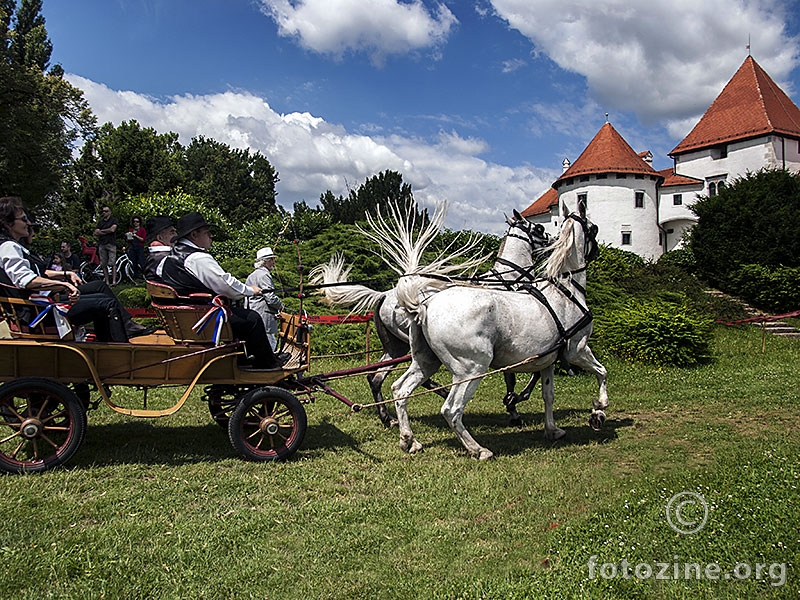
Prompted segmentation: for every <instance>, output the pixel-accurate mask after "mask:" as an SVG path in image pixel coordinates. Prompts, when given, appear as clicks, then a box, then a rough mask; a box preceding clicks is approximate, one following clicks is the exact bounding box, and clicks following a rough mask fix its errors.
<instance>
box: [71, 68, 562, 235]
mask: <svg viewBox="0 0 800 600" xmlns="http://www.w3.org/2000/svg"><path fill="white" fill-rule="evenodd" d="M67 78H68V80H69V81H70V83H72V84H73V85H74V86H76V87H78V88H80V89H81V90H83V92H84V96H85V98H86V100H87V101H88V102H89V104H90V105H91V107H92V110H93V112H94V113H95V114H96V115H97V117H98V121H99V122H100V123H106V122H110V123H113V124H114V125H119V124H120V123H121V122H122V121H128V120H132V119H133V120H136V121H137V122H138V123H139V124H140V125H141V126H142V127H152V128H154V129H155V130H156V131H158V132H159V133H166V132H168V131H173V132H175V133H177V134H178V135H179V136H180V141H181V143H182V144H184V145H188V144H189V143H190V142H191V139H192V138H193V137H197V136H200V135H202V136H205V137H207V138H212V139H215V140H217V141H219V142H222V143H224V144H228V145H229V146H231V147H234V148H249V149H251V150H252V151H258V152H261V153H262V154H263V155H264V156H266V157H267V158H268V159H269V161H270V163H272V165H273V166H274V167H275V168H276V170H277V171H278V175H279V177H280V181H279V182H278V185H277V191H278V201H279V203H280V204H281V205H283V206H285V207H286V208H291V205H292V204H293V203H294V202H297V201H300V200H305V201H306V202H307V203H308V204H309V205H311V206H314V205H316V203H317V200H318V199H319V197H320V195H321V194H323V193H324V192H325V191H326V190H331V191H332V192H333V193H334V194H336V195H339V194H343V195H346V194H347V193H348V188H355V187H357V186H358V185H360V184H361V183H363V182H364V180H365V179H367V178H368V177H371V176H373V175H376V174H378V173H380V172H381V171H385V170H393V171H397V172H399V173H401V174H402V175H403V180H404V181H405V182H406V183H409V184H410V185H411V187H412V189H413V191H414V197H415V198H416V199H417V201H419V202H420V203H422V204H423V205H424V206H429V207H432V206H433V205H434V204H435V203H439V202H441V201H444V200H447V201H448V205H449V209H448V216H447V223H446V224H447V226H448V227H451V228H453V229H463V228H469V229H473V230H478V231H484V232H491V233H496V234H499V233H501V232H502V231H503V229H504V225H505V222H504V219H503V214H504V213H506V214H510V212H511V210H512V209H514V208H516V209H519V210H522V209H524V208H526V207H527V206H528V205H529V204H530V203H531V202H533V201H534V200H535V199H536V198H537V197H538V196H539V195H540V194H541V193H542V192H543V191H544V190H546V189H547V188H548V187H549V186H550V184H551V183H552V181H553V180H554V179H555V178H556V177H557V172H556V171H551V170H544V169H536V168H534V167H530V166H520V167H515V168H510V167H506V166H503V165H498V164H495V163H491V162H487V161H485V160H484V159H482V158H480V154H482V153H484V152H485V151H486V150H487V144H486V142H485V141H483V140H480V139H477V138H472V137H462V136H461V135H459V134H458V133H457V132H456V131H448V132H440V133H439V134H438V136H437V137H436V138H435V139H432V140H427V139H421V138H414V137H407V136H406V137H404V136H399V135H392V136H378V135H375V136H367V135H358V134H353V133H350V132H348V131H347V130H346V129H345V128H344V127H342V126H340V125H336V124H332V123H328V122H326V121H325V120H324V119H323V118H320V117H317V116H314V115H311V114H309V113H305V112H304V113H297V112H296V113H289V114H279V113H277V112H275V111H274V110H273V109H272V108H271V107H270V105H269V103H268V102H267V101H266V100H264V99H263V98H259V97H258V96H255V95H253V94H250V93H246V92H232V91H229V92H225V93H219V94H208V95H180V96H173V97H171V98H169V99H168V100H167V101H159V100H157V99H154V98H150V97H147V96H144V95H141V94H136V93H134V92H130V91H116V90H112V89H110V88H108V87H107V86H105V85H103V84H99V83H96V82H93V81H90V80H89V79H86V78H83V77H80V76H77V75H68V76H67Z"/></svg>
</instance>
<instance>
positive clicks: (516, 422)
mask: <svg viewBox="0 0 800 600" xmlns="http://www.w3.org/2000/svg"><path fill="white" fill-rule="evenodd" d="M508 425H509V427H522V417H521V416H520V415H516V416H515V417H510V418H509V419H508Z"/></svg>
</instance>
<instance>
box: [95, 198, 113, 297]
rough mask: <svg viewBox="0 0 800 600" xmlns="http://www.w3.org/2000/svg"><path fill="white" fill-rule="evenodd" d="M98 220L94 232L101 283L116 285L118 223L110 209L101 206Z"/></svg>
mask: <svg viewBox="0 0 800 600" xmlns="http://www.w3.org/2000/svg"><path fill="white" fill-rule="evenodd" d="M100 213H101V214H100V220H99V221H98V222H97V227H96V228H95V230H94V235H95V237H96V238H97V253H98V256H99V257H100V268H101V269H102V270H103V281H105V282H106V285H117V227H119V221H117V218H116V217H115V216H113V215H112V214H111V208H110V207H108V206H105V205H104V206H103V208H102V209H101V211H100ZM109 267H111V281H110V282H109V281H108V269H109Z"/></svg>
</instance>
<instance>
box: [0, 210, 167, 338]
mask: <svg viewBox="0 0 800 600" xmlns="http://www.w3.org/2000/svg"><path fill="white" fill-rule="evenodd" d="M32 225H33V224H32V223H31V219H30V218H29V216H28V213H27V211H26V209H25V207H24V205H23V204H22V200H21V199H20V198H18V197H15V196H8V197H4V198H0V226H2V227H0V282H1V283H3V284H5V286H6V289H7V291H10V292H12V293H14V292H15V293H16V295H17V297H21V298H28V297H29V296H30V294H31V292H32V291H43V292H49V291H65V292H66V293H67V297H68V301H69V304H70V305H71V306H70V309H69V311H68V312H67V314H66V317H67V319H68V320H69V321H70V322H71V323H72V324H74V325H84V324H86V323H89V322H94V328H95V334H96V336H97V340H98V341H101V342H127V341H128V338H129V337H133V336H136V335H145V334H147V333H150V332H151V331H152V330H151V329H149V328H146V327H144V326H143V325H140V324H138V323H134V322H133V321H132V320H131V318H130V315H129V314H128V312H127V311H126V310H125V309H124V308H123V307H122V305H121V304H120V303H119V300H117V298H116V296H114V292H112V291H111V289H110V288H109V287H108V286H107V285H105V284H104V283H103V282H102V281H96V282H91V283H83V282H82V281H81V278H80V276H79V275H78V274H77V273H75V272H73V271H52V270H50V269H48V268H47V264H46V262H44V261H42V260H41V258H40V257H38V256H36V255H35V254H33V253H31V252H30V251H29V250H28V249H27V246H28V245H30V241H31V239H32V238H33V226H32Z"/></svg>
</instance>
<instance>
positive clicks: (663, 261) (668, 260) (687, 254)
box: [658, 248, 697, 273]
mask: <svg viewBox="0 0 800 600" xmlns="http://www.w3.org/2000/svg"><path fill="white" fill-rule="evenodd" d="M658 265H659V266H670V267H677V268H679V269H681V270H682V271H685V272H686V273H695V272H696V270H697V267H696V265H695V261H694V252H692V249H691V248H679V249H677V250H670V251H669V252H665V253H664V254H662V255H661V256H660V257H659V258H658Z"/></svg>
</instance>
